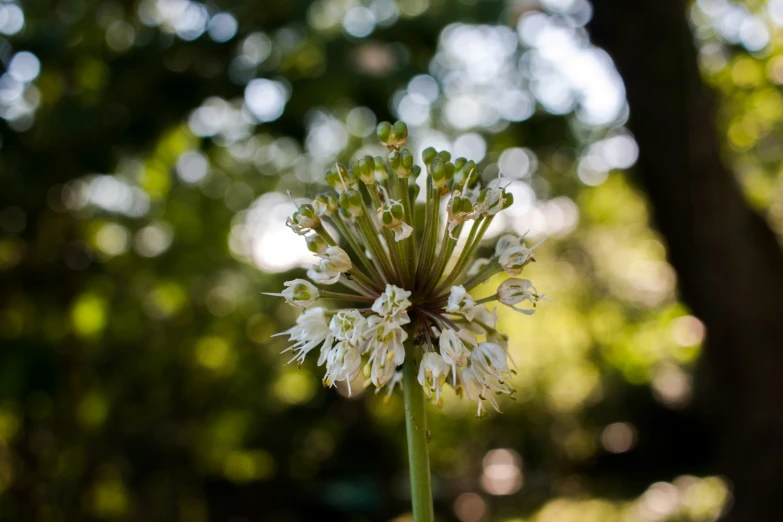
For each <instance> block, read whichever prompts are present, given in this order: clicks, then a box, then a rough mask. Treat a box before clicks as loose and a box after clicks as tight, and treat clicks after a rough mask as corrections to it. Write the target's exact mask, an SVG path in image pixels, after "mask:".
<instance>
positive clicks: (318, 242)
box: [305, 234, 329, 254]
mask: <svg viewBox="0 0 783 522" xmlns="http://www.w3.org/2000/svg"><path fill="white" fill-rule="evenodd" d="M305 240H306V241H307V250H309V251H310V252H312V253H313V254H323V253H324V252H326V249H327V248H329V244H328V243H327V242H326V241H325V240H324V238H322V237H321V236H319V235H318V234H310V235H309V236H307V237H306V238H305Z"/></svg>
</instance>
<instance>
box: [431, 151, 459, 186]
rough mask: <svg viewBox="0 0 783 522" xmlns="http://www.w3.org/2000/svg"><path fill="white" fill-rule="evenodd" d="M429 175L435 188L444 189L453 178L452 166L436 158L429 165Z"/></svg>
mask: <svg viewBox="0 0 783 522" xmlns="http://www.w3.org/2000/svg"><path fill="white" fill-rule="evenodd" d="M430 173H431V174H432V184H433V185H434V186H435V187H436V188H442V187H445V186H446V185H447V184H448V182H449V181H451V179H452V178H453V177H454V164H453V163H451V162H446V161H443V160H442V159H441V158H440V157H436V158H435V159H434V160H432V163H430Z"/></svg>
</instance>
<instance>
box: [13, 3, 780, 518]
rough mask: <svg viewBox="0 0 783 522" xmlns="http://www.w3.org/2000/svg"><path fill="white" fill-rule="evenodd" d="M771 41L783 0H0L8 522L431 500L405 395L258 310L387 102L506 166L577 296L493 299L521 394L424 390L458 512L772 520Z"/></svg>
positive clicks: (417, 128)
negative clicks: (432, 402)
mask: <svg viewBox="0 0 783 522" xmlns="http://www.w3.org/2000/svg"><path fill="white" fill-rule="evenodd" d="M625 4H628V5H625ZM659 4H665V5H659ZM782 28H783V1H781V0H768V1H763V0H748V1H733V0H698V1H696V2H681V1H675V2H658V1H656V0H644V1H642V0H639V1H637V2H621V1H618V0H596V1H595V2H593V3H592V4H591V3H589V2H588V1H587V0H460V1H456V0H455V1H449V0H316V1H313V2H310V1H304V0H287V1H273V0H255V1H250V0H225V1H219V0H209V1H206V2H202V1H190V0H140V1H126V2H121V1H117V0H59V1H44V0H24V1H23V2H22V1H18V0H0V64H1V66H0V118H1V119H0V182H1V187H2V190H1V191H0V520H3V521H5V520H8V521H41V522H60V521H63V522H64V521H139V520H144V521H149V522H151V521H186V522H202V521H203V522H207V521H215V522H224V521H225V522H249V521H270V522H275V521H279V522H294V521H310V520H316V519H317V520H345V521H355V522H361V521H397V522H402V521H405V520H410V518H408V515H407V512H408V510H409V497H408V485H407V466H406V460H405V458H406V457H405V455H406V454H405V435H404V425H403V417H402V400H401V396H399V395H396V396H394V397H393V399H392V401H391V403H390V404H389V405H384V402H383V400H382V397H379V396H376V395H374V394H373V393H360V394H358V395H354V396H353V397H352V398H347V397H346V396H345V395H347V394H346V393H345V390H342V389H336V390H335V389H331V390H325V389H323V388H322V386H321V382H320V375H321V373H322V372H321V371H320V370H319V369H317V368H316V367H315V361H314V360H310V361H308V362H307V363H306V364H305V365H304V366H303V367H302V368H301V369H300V370H297V369H296V368H295V367H289V366H285V365H284V363H285V361H286V359H285V358H284V357H283V356H280V355H279V352H280V351H281V350H283V349H284V348H285V347H286V342H285V340H284V339H282V338H272V337H271V336H272V335H273V334H274V333H276V332H278V331H281V330H284V329H286V328H288V327H290V326H291V325H292V324H293V322H294V319H295V317H296V311H295V310H293V309H291V308H290V307H288V306H287V305H285V303H284V302H283V301H282V300H280V299H277V298H271V297H266V296H262V295H261V292H262V291H278V289H279V288H281V285H282V282H283V281H285V280H288V279H292V278H294V277H299V276H300V275H301V274H302V273H303V270H302V267H304V266H308V265H309V264H310V263H312V255H311V254H310V253H309V252H308V251H307V249H306V247H305V243H304V240H303V239H302V238H300V237H298V236H296V235H294V234H292V233H291V231H290V230H288V229H287V228H286V227H285V226H284V221H285V218H286V216H288V215H290V214H291V213H292V211H293V210H294V207H293V205H292V204H291V202H290V200H289V199H288V196H287V195H286V192H287V191H289V190H290V191H291V192H292V193H293V194H294V195H296V196H297V197H312V196H314V195H315V194H316V193H317V192H319V191H321V190H323V189H324V184H323V177H322V176H323V171H324V169H325V167H326V166H328V165H331V164H332V163H333V162H335V161H342V162H345V163H348V162H349V161H351V160H352V159H353V158H355V157H357V156H360V155H364V154H368V153H369V154H373V155H375V154H378V153H380V152H381V149H380V148H379V147H378V145H377V140H376V139H375V137H374V128H375V125H376V123H377V122H378V121H381V120H386V119H398V118H399V119H403V120H405V121H406V122H407V123H408V125H409V126H410V128H411V137H410V140H409V144H410V147H411V149H412V150H414V152H416V155H417V160H418V158H420V155H419V154H420V151H421V150H423V149H424V148H425V147H427V146H435V147H436V148H438V149H444V148H445V149H448V150H450V151H452V153H453V154H454V155H455V156H466V157H468V158H470V159H474V160H475V161H476V162H477V163H479V162H480V165H481V170H482V173H483V177H484V179H486V180H488V179H492V178H495V177H497V176H498V175H499V174H500V175H501V176H502V177H503V179H504V180H505V181H506V182H508V183H510V186H509V190H510V191H511V192H512V193H513V194H514V199H515V204H514V206H513V207H512V208H511V209H510V210H509V211H507V213H505V214H501V216H502V219H498V220H496V223H497V226H494V224H493V229H491V230H490V233H489V235H490V236H497V235H498V234H501V233H503V232H504V231H513V232H516V233H519V234H522V233H525V232H527V231H529V232H530V237H531V238H533V239H535V240H537V239H539V238H543V237H548V238H549V239H548V240H547V242H546V243H545V244H544V245H543V246H542V247H541V248H540V250H539V252H540V255H539V256H538V258H539V262H538V263H536V264H534V265H531V266H530V267H528V269H526V270H528V272H527V276H528V277H530V278H531V279H533V281H534V282H535V283H536V285H537V286H538V288H539V289H540V290H542V291H544V292H546V294H547V296H548V297H551V299H552V303H546V304H545V306H542V307H540V308H539V311H538V313H536V315H535V316H533V317H529V318H528V317H520V316H518V315H511V314H513V312H511V313H510V314H509V313H506V312H505V311H504V310H501V311H500V313H501V327H502V328H503V329H504V330H506V331H507V332H509V333H510V335H511V339H512V344H511V346H510V350H511V354H512V356H513V358H514V360H515V361H516V363H517V365H518V367H519V375H518V376H517V378H516V381H515V383H514V384H515V385H516V387H517V388H518V390H519V393H518V397H519V400H518V401H517V402H510V401H504V402H502V404H501V406H502V409H503V411H504V413H503V414H502V415H500V414H492V415H490V416H489V417H487V418H484V419H481V420H477V419H475V418H474V406H473V405H472V403H470V402H467V401H465V402H462V401H460V400H459V399H457V398H456V397H451V396H449V397H447V398H446V404H445V406H444V408H443V409H442V410H437V409H434V408H432V409H431V410H430V424H431V431H432V442H431V452H432V466H433V476H434V477H433V480H434V488H435V497H436V498H435V505H436V512H437V514H438V519H439V520H441V521H444V522H445V521H460V522H481V521H498V522H613V521H617V522H646V521H650V522H654V521H683V522H685V521H694V522H696V521H699V522H700V521H713V520H718V519H719V518H721V517H730V516H733V517H734V518H735V519H736V520H753V521H760V520H776V519H778V517H780V508H779V506H778V501H779V498H780V493H783V492H781V488H783V477H782V476H781V473H783V449H781V443H783V436H781V434H782V433H783V418H781V415H783V407H781V404H780V402H781V400H783V390H781V388H780V387H781V384H780V383H779V381H780V379H779V377H778V374H779V372H778V370H779V369H780V368H783V365H781V364H780V363H781V359H780V358H781V355H780V351H781V350H780V344H781V342H783V341H781V340H782V339H783V332H781V330H780V329H781V328H782V326H781V324H779V323H783V321H780V319H781V317H780V314H781V310H783V307H781V303H780V299H781V296H783V275H781V274H783V261H781V257H782V256H781V253H780V249H779V244H778V240H777V239H776V237H778V238H779V237H781V234H783V178H782V177H781V176H780V172H781V166H782V165H781V161H782V160H783V149H781V143H782V142H783V127H782V126H781V124H780V119H781V116H783V93H782V92H781V87H780V84H781V83H783V29H782ZM599 46H600V47H599ZM708 333H709V336H708V335H707V334H708ZM779 392H780V393H779ZM732 507H733V508H734V509H732Z"/></svg>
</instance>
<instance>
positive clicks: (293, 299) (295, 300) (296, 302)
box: [263, 279, 319, 308]
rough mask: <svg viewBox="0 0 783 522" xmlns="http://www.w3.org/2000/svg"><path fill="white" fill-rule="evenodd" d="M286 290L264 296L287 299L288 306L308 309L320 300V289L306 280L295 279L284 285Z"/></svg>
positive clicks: (266, 293)
mask: <svg viewBox="0 0 783 522" xmlns="http://www.w3.org/2000/svg"><path fill="white" fill-rule="evenodd" d="M283 286H285V290H283V291H282V292H281V293H279V294H271V293H268V292H263V293H264V295H274V296H278V297H285V300H286V302H287V303H288V304H290V305H292V306H296V307H297V308H307V307H309V306H311V305H312V304H313V303H315V302H316V301H317V300H318V295H319V294H318V289H317V288H316V287H315V286H313V284H312V283H311V282H310V281H308V280H306V279H294V280H293V281H286V282H285V283H283Z"/></svg>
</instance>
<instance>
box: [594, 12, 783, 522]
mask: <svg viewBox="0 0 783 522" xmlns="http://www.w3.org/2000/svg"><path fill="white" fill-rule="evenodd" d="M593 3H594V5H595V16H594V20H593V22H592V23H591V25H590V29H591V34H592V36H593V38H594V41H595V42H596V43H597V44H598V45H600V46H602V47H604V48H605V49H606V50H607V51H608V52H609V53H610V54H611V56H612V58H613V59H614V60H615V63H616V64H617V68H618V70H619V71H620V73H621V74H622V75H623V79H624V81H625V85H626V89H627V96H628V102H629V104H630V106H631V113H632V116H631V119H630V122H629V126H630V128H631V130H632V131H633V132H634V135H635V136H636V139H637V140H638V142H639V147H640V153H639V163H638V166H637V173H638V176H639V179H640V182H641V183H642V185H643V186H644V188H645V190H646V192H647V194H648V196H649V198H650V202H651V204H652V207H653V210H654V214H655V221H656V223H657V226H658V227H659V228H660V230H661V231H662V232H663V234H664V235H665V237H666V241H667V246H668V248H669V257H670V259H671V262H672V264H673V265H674V268H675V269H676V270H677V273H678V277H679V286H680V291H681V293H682V296H683V299H684V300H685V302H686V303H688V304H689V305H690V306H691V307H692V308H693V310H694V312H695V313H696V315H698V317H700V318H701V319H702V320H703V321H704V322H705V324H706V325H707V330H708V332H709V333H708V338H707V345H706V361H705V366H706V368H705V372H706V376H707V378H708V379H709V383H708V392H707V393H706V394H705V396H704V397H703V398H702V400H703V402H704V406H705V408H706V409H708V410H709V411H711V412H712V413H713V415H714V417H715V424H714V426H715V430H716V432H717V433H718V441H719V455H720V465H719V469H721V470H722V471H723V472H724V473H725V474H726V475H727V476H728V477H729V478H730V479H731V481H732V483H733V485H734V487H735V496H736V504H735V506H734V509H733V512H732V515H731V517H732V520H739V521H752V520H772V519H775V518H777V516H778V515H779V499H780V497H781V495H782V494H783V452H781V451H780V448H779V446H780V444H779V441H780V440H782V439H783V380H782V379H780V369H781V368H783V321H781V310H783V253H781V250H780V246H779V244H778V242H777V240H776V238H775V236H774V234H773V233H772V231H771V230H770V229H769V227H768V226H767V224H766V223H765V222H764V220H763V219H762V218H761V217H760V216H759V215H758V214H756V213H755V212H754V211H753V210H751V209H750V207H749V205H748V204H747V203H746V202H745V200H744V197H743V195H742V193H741V191H740V188H739V185H738V183H737V182H736V180H735V178H734V175H733V174H732V173H731V172H730V171H729V170H728V169H727V168H726V167H725V165H724V164H723V163H722V161H721V152H720V146H719V143H718V140H717V133H716V131H715V126H714V125H715V123H714V122H715V98H714V95H713V94H712V93H711V92H710V91H709V90H708V89H707V88H706V87H705V86H704V84H703V82H702V81H701V77H700V75H699V70H698V67H697V61H696V52H695V49H694V45H693V43H692V35H691V33H690V31H689V28H688V25H687V22H686V18H685V16H684V13H685V9H686V2H634V3H629V2H622V1H612V0H606V1H602V0H598V1H595V2H593Z"/></svg>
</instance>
